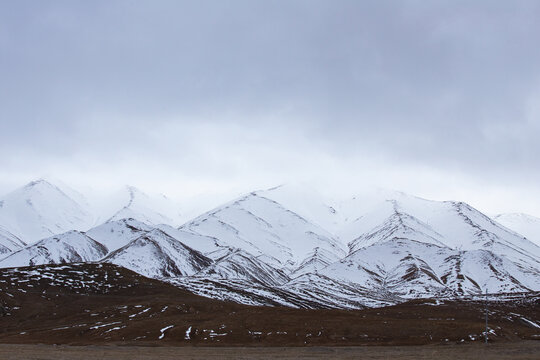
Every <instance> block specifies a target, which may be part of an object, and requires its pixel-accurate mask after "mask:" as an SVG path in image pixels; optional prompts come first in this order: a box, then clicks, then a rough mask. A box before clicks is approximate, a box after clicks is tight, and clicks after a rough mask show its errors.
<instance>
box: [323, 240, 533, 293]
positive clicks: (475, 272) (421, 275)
mask: <svg viewBox="0 0 540 360" xmlns="http://www.w3.org/2000/svg"><path fill="white" fill-rule="evenodd" d="M321 273H322V274H323V275H325V276H327V277H329V278H332V279H336V280H343V281H347V282H350V283H356V284H358V285H360V286H362V287H364V288H365V289H371V290H373V291H377V292H381V293H392V294H395V295H398V296H402V297H412V298H414V297H437V296H456V295H465V294H475V293H481V292H484V291H485V290H487V291H488V292H490V293H498V292H521V291H530V290H539V289H540V268H534V267H529V266H528V265H527V264H524V263H515V262H513V261H511V260H510V259H508V258H507V257H505V256H498V255H496V254H494V253H493V252H491V251H489V250H469V251H463V250H453V249H450V248H448V247H441V246H437V245H433V244H427V243H423V242H419V241H414V240H410V239H392V240H389V241H385V242H379V243H376V244H373V245H371V246H368V247H365V248H361V249H359V250H356V251H355V252H353V253H351V254H350V255H349V256H347V257H346V258H344V259H342V260H340V261H339V262H336V263H334V264H331V265H329V266H328V267H327V268H325V269H324V270H323V271H321Z"/></svg>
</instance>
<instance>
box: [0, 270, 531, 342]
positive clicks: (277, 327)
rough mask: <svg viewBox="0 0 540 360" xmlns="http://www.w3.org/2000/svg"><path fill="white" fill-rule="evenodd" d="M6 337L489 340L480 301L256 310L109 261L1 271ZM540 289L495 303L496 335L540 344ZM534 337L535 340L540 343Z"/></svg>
mask: <svg viewBox="0 0 540 360" xmlns="http://www.w3.org/2000/svg"><path fill="white" fill-rule="evenodd" d="M0 305H1V307H0V321H1V324H2V326H1V328H0V342H1V343H10V344H66V345H100V344H101V345H105V344H106V345H114V344H117V345H143V346H155V345H169V346H170V345H173V346H183V345H192V346H235V347H246V346H247V347H251V346H276V347H286V346H355V345H423V344H462V343H470V342H483V341H484V335H483V331H484V327H485V322H484V321H485V318H484V316H485V315H484V303H483V302H482V301H435V300H430V299H423V300H415V301H410V302H407V303H403V304H399V305H395V306H389V307H384V308H373V309H365V310H350V311H349V310H308V309H291V308H283V307H254V306H246V305H240V304H236V303H231V302H223V301H218V300H213V299H209V298H204V297H200V296H196V295H193V294H191V293H189V292H186V291H184V290H181V289H178V288H176V287H174V286H172V285H169V284H167V283H163V282H160V281H157V280H152V279H148V278H145V277H143V276H141V275H138V274H136V273H134V272H131V271H129V270H126V269H124V268H120V267H117V266H114V265H109V264H70V265H62V266H36V267H28V268H19V269H2V270H0ZM539 320H540V295H539V294H538V293H533V294H527V295H519V296H515V297H514V298H512V299H511V300H508V299H506V300H505V301H490V302H489V328H490V333H489V341H490V342H492V343H508V342H519V341H523V340H535V339H536V340H540V328H539V327H538V325H537V324H538V323H539ZM534 343H536V342H534Z"/></svg>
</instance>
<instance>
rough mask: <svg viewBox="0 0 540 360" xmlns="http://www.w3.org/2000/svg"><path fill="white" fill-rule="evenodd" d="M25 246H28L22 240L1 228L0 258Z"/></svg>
mask: <svg viewBox="0 0 540 360" xmlns="http://www.w3.org/2000/svg"><path fill="white" fill-rule="evenodd" d="M24 246H26V244H25V243H24V242H23V241H22V240H21V239H19V238H18V237H16V236H15V235H13V234H12V233H10V232H9V231H7V230H6V229H4V228H2V227H1V226H0V257H1V256H2V255H6V254H9V253H10V252H13V251H17V250H19V249H21V248H23V247H24Z"/></svg>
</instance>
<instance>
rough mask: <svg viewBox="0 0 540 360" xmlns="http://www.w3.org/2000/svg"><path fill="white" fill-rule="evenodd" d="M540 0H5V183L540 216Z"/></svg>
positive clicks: (0, 74) (1, 32)
mask: <svg viewBox="0 0 540 360" xmlns="http://www.w3.org/2000/svg"><path fill="white" fill-rule="evenodd" d="M538 19H540V2H539V1H494V0H492V1H458V0H453V1H420V0H418V1H380V0H377V1H336V0H332V1H317V0H306V1H269V0H266V1H256V0H249V1H222V0H221V1H204V0H202V1H200V0H199V1H189V2H188V1H178V0H174V1H164V0H161V1H111V0H107V1H97V0H95V1H74V0H66V1H53V0H51V1H37V0H35V1H11V0H0V192H1V193H4V192H7V191H9V190H11V189H13V188H14V187H17V186H18V185H21V184H23V183H24V182H26V181H29V180H31V179H32V178H36V177H42V176H53V177H57V178H61V179H63V180H65V181H66V182H67V183H70V184H72V185H75V186H76V185H78V184H80V185H89V184H93V185H94V186H95V187H103V188H107V187H111V186H116V185H119V184H123V183H130V184H133V185H136V186H139V187H141V188H143V189H145V190H147V191H162V192H165V193H169V194H172V195H173V196H178V197H182V196H187V195H189V194H194V193H200V192H208V193H211V192H230V193H234V192H237V191H248V190H251V189H254V188H260V187H265V186H271V185H275V184H279V183H283V182H291V181H292V182H295V181H308V182H312V183H314V185H316V186H322V187H325V188H334V189H339V190H340V191H342V192H354V191H356V189H359V188H362V187H365V186H370V185H378V186H382V187H389V188H394V189H400V190H404V191H408V192H412V193H414V194H417V195H421V196H427V197H431V198H436V199H460V200H464V201H468V202H470V203H472V204H473V205H475V206H477V207H479V208H480V209H482V210H484V211H488V212H500V211H518V210H521V211H524V212H529V213H533V214H535V215H537V216H538V215H540V204H539V203H540V202H539V201H538V200H539V199H540V189H539V186H540V185H539V184H540V142H539V140H538V137H539V135H540V47H539V46H538V44H540V21H538Z"/></svg>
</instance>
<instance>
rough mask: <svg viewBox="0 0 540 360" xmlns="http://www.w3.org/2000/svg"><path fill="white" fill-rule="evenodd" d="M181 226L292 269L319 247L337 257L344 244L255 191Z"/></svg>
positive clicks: (284, 267)
mask: <svg viewBox="0 0 540 360" xmlns="http://www.w3.org/2000/svg"><path fill="white" fill-rule="evenodd" d="M181 229H184V230H188V231H191V232H195V233H198V234H202V235H206V236H211V237H213V238H217V239H219V241H220V243H221V244H222V245H224V246H228V247H231V248H240V249H243V250H244V251H247V252H248V253H250V254H252V255H254V256H259V255H265V256H266V257H267V260H265V262H267V263H269V264H270V265H272V266H276V267H281V268H282V269H284V270H287V271H292V270H294V268H296V267H297V266H298V265H299V264H300V262H301V261H303V260H304V259H305V258H306V256H308V254H309V253H310V252H312V251H313V249H315V248H317V247H319V248H321V249H325V250H327V251H329V252H331V253H333V254H336V255H337V256H338V257H342V256H344V255H345V251H344V246H343V245H342V244H341V243H340V242H339V240H337V239H335V238H334V237H333V236H332V235H331V234H330V233H329V232H328V231H326V230H324V229H322V228H320V227H318V226H317V225H314V224H312V223H310V222H309V221H308V220H306V219H305V218H303V217H302V216H300V215H298V214H296V213H294V212H293V211H291V210H288V209H286V208H285V207H283V206H282V205H281V204H279V203H277V202H275V201H273V200H271V199H267V198H265V197H262V196H259V195H257V194H255V193H251V194H249V195H246V196H244V197H242V198H240V199H237V200H235V201H233V202H231V203H228V204H225V205H223V206H221V207H218V208H217V209H214V210H212V211H210V212H208V213H206V214H203V215H201V216H199V217H198V218H196V219H194V220H192V221H190V222H189V223H187V224H185V225H183V226H182V227H181Z"/></svg>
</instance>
